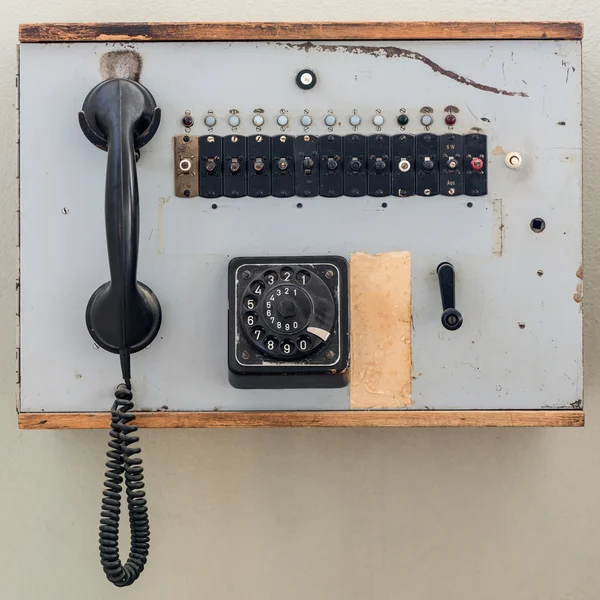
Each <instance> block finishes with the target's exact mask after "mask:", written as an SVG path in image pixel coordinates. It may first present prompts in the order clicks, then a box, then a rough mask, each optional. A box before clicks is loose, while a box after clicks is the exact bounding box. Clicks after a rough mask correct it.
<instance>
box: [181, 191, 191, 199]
mask: <svg viewBox="0 0 600 600" xmlns="http://www.w3.org/2000/svg"><path fill="white" fill-rule="evenodd" d="M183 195H184V196H185V197H186V198H189V197H190V190H184V192H183Z"/></svg>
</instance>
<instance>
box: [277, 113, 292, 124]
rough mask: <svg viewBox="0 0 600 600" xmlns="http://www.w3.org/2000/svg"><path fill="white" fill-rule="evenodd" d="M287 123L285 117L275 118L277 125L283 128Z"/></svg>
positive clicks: (287, 120)
mask: <svg viewBox="0 0 600 600" xmlns="http://www.w3.org/2000/svg"><path fill="white" fill-rule="evenodd" d="M288 123H289V119H288V118H287V117H286V116H285V115H279V116H278V117H277V125H279V126H280V127H285V126H286V125H287V124H288Z"/></svg>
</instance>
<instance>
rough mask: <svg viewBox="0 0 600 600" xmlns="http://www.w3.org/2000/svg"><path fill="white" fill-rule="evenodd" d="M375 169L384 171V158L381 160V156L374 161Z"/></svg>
mask: <svg viewBox="0 0 600 600" xmlns="http://www.w3.org/2000/svg"><path fill="white" fill-rule="evenodd" d="M374 166H375V170H376V171H384V170H385V160H382V159H381V158H378V159H377V160H376V161H375V165H374Z"/></svg>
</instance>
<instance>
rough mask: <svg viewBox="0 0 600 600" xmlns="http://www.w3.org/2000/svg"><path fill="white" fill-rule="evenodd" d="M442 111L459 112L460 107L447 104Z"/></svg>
mask: <svg viewBox="0 0 600 600" xmlns="http://www.w3.org/2000/svg"><path fill="white" fill-rule="evenodd" d="M444 112H447V113H459V112H460V108H458V106H452V104H449V105H448V106H446V108H445V109H444Z"/></svg>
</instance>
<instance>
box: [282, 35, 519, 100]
mask: <svg viewBox="0 0 600 600" xmlns="http://www.w3.org/2000/svg"><path fill="white" fill-rule="evenodd" d="M278 45H282V46H286V47H287V48H292V49H294V50H304V51H305V52H309V51H310V50H316V51H317V52H338V51H339V50H343V51H345V52H348V53H350V54H370V55H371V56H375V57H384V58H408V59H410V60H418V61H419V62H422V63H423V64H424V65H427V66H428V67H429V68H430V69H431V70H432V71H433V72H434V73H439V74H440V75H442V76H444V77H448V78H449V79H453V80H454V81H456V82H457V83H462V84H464V85H468V86H470V87H473V88H475V89H477V90H481V91H482V92H490V93H491V94H500V95H501V96H518V97H521V98H529V94H526V93H525V92H511V91H509V90H503V89H500V88H496V87H493V86H491V85H485V84H484V83H478V82H477V81H473V80H472V79H470V78H469V77H465V76H464V75H459V74H458V73H455V72H454V71H450V69H446V68H444V67H442V66H441V65H439V64H438V63H436V62H434V61H433V60H431V59H430V58H428V57H427V56H425V55H424V54H421V53H420V52H415V51H414V50H406V49H404V48H396V47H395V46H350V45H348V44H336V45H331V46H330V45H326V44H315V43H314V42H302V43H299V44H295V43H291V42H285V43H283V42H278Z"/></svg>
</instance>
